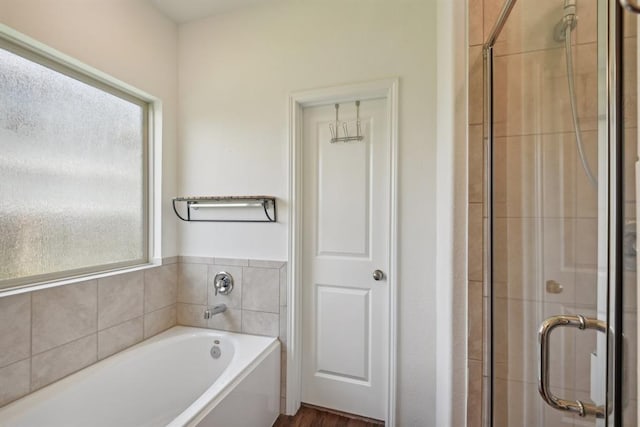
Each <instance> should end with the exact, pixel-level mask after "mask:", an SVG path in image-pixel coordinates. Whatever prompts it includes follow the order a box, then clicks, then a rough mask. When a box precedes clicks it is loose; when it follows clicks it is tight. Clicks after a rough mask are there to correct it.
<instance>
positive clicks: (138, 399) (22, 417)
mask: <svg viewBox="0 0 640 427" xmlns="http://www.w3.org/2000/svg"><path fill="white" fill-rule="evenodd" d="M215 341H218V342H219V344H217V345H218V346H219V347H220V350H221V356H220V357H219V358H218V359H214V358H213V357H212V356H211V353H210V351H211V348H212V346H214V345H216V344H215ZM279 409H280V343H279V342H278V340H277V339H275V338H268V337H256V336H251V335H241V334H233V333H229V332H221V331H214V330H208V329H199V328H188V327H183V326H176V327H174V328H172V329H170V330H168V331H166V332H163V333H162V334H160V335H157V336H155V337H153V338H151V339H149V340H146V341H144V342H142V343H140V344H138V345H136V346H134V347H131V348H130V349H128V350H125V351H123V352H122V353H119V354H116V355H115V356H112V357H110V358H107V359H105V360H103V361H101V362H99V363H97V364H95V365H93V366H90V367H88V368H86V369H83V370H81V371H79V372H77V373H75V374H73V375H71V376H69V377H67V378H65V379H63V380H61V381H58V382H57V383H54V384H52V385H50V386H48V387H45V388H43V389H42V390H39V391H37V392H35V393H33V394H30V395H28V396H26V397H24V398H22V399H20V400H17V401H15V402H13V403H11V404H9V405H7V406H5V407H4V408H2V409H0V426H3V427H4V426H6V427H14V426H15V427H18V426H19V427H36V426H43V427H45V426H46V427H76V426H77V427H133V426H136V427H142V426H145V427H147V426H148V427H151V426H154V427H155V426H171V427H177V426H201V427H213V426H224V427H233V426H237V427H263V426H264V427H270V426H271V425H272V424H273V422H274V421H275V419H276V418H277V416H278V412H279Z"/></svg>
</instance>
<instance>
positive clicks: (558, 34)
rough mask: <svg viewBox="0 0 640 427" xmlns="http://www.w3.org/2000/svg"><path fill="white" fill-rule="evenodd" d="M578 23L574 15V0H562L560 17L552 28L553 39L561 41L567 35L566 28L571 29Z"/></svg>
mask: <svg viewBox="0 0 640 427" xmlns="http://www.w3.org/2000/svg"><path fill="white" fill-rule="evenodd" d="M576 25H578V17H577V16H576V0H564V7H563V14H562V19H561V20H560V22H558V23H557V24H556V26H555V28H554V30H553V39H554V40H555V41H557V42H563V41H564V40H565V39H566V37H567V28H569V29H571V30H573V29H574V28H576Z"/></svg>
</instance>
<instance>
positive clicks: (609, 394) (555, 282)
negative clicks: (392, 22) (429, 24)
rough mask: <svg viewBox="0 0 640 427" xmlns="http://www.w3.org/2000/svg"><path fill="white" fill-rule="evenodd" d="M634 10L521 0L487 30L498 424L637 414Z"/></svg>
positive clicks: (598, 421)
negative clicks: (626, 13) (625, 13)
mask: <svg viewBox="0 0 640 427" xmlns="http://www.w3.org/2000/svg"><path fill="white" fill-rule="evenodd" d="M616 1H617V0H616ZM615 4H617V3H615ZM616 14H618V15H619V16H618V18H617V19H616ZM621 16H622V15H621V11H620V9H619V8H617V7H614V2H613V0H609V1H607V0H597V1H596V0H516V1H509V0H508V1H506V3H505V8H504V9H503V13H502V15H501V18H500V19H499V21H498V24H497V25H496V27H495V31H494V32H493V35H492V37H490V39H489V42H488V46H487V50H486V52H487V77H488V82H489V84H488V86H487V88H488V97H489V109H488V111H489V114H488V121H487V125H488V126H487V131H488V137H489V138H488V140H489V147H490V148H489V153H490V156H489V157H490V159H491V160H490V162H491V163H490V184H489V186H490V188H489V189H490V191H489V194H490V203H489V218H490V221H489V223H490V230H489V231H490V238H491V239H490V241H491V252H490V269H489V272H490V273H489V276H490V277H489V278H488V279H489V280H490V283H491V313H492V318H491V337H492V338H491V341H492V342H491V353H492V354H491V361H492V362H491V394H492V399H491V402H492V407H491V421H492V424H493V426H508V427H516V426H528V427H529V426H530V427H535V426H541V427H542V426H545V427H547V426H548V427H555V426H605V425H611V426H614V425H615V426H622V425H625V426H632V425H633V426H635V425H637V424H636V414H635V413H636V412H637V411H636V408H637V404H636V403H635V399H636V392H635V388H636V381H635V378H636V376H637V369H636V365H635V352H636V349H637V346H636V345H635V342H636V340H635V330H636V328H635V325H636V316H635V307H636V293H635V289H636V282H635V265H636V255H635V211H636V209H635V200H636V198H635V171H634V166H635V159H636V154H635V153H636V152H637V149H636V146H637V137H636V134H635V128H636V125H635V123H636V117H635V116H636V114H637V108H636V105H635V103H636V99H637V97H636V96H635V91H636V87H637V86H636V85H635V82H636V80H635V79H636V76H635V69H636V65H635V64H636V59H635V58H636V57H637V54H636V51H635V49H636V44H635V34H636V33H635V27H634V26H633V25H631V23H630V21H631V20H632V18H626V20H625V25H624V28H625V29H624V31H625V33H624V37H622V36H620V37H619V39H617V38H615V37H613V38H612V37H611V36H610V35H615V34H622V32H621V31H622V30H619V28H623V24H622V22H621V19H620V17H621ZM632 28H633V29H634V31H633V32H631V31H632ZM617 31H620V32H619V33H616V32H617ZM620 44H623V45H624V52H623V54H624V58H626V59H625V61H619V62H618V63H617V67H618V68H615V67H614V68H611V67H610V64H611V62H610V61H611V52H612V50H615V47H616V46H620ZM618 56H619V57H622V55H618ZM618 59H621V58H618ZM616 73H619V74H620V76H621V77H622V76H623V77H624V78H620V79H618V80H622V85H621V86H624V90H625V92H624V94H625V96H624V102H621V101H620V100H621V99H622V98H621V97H620V95H621V93H620V90H618V89H617V86H616V82H617V80H616V75H617V74H616ZM632 83H633V85H632ZM618 101H620V102H618ZM622 104H624V107H622ZM618 105H619V106H620V108H617V107H618ZM623 109H624V114H619V110H623ZM625 242H626V243H625ZM623 307H624V309H623ZM625 310H626V311H625ZM623 336H624V339H622V337H623ZM621 366H622V368H621ZM623 370H624V372H625V375H626V380H625V381H620V380H621V378H620V377H622V376H623V375H622V372H623ZM623 414H624V416H623Z"/></svg>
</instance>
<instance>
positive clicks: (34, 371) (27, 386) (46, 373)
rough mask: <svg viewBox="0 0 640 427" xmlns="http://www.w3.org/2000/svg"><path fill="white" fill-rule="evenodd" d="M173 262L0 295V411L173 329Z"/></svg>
mask: <svg viewBox="0 0 640 427" xmlns="http://www.w3.org/2000/svg"><path fill="white" fill-rule="evenodd" d="M177 288H178V265H177V264H176V259H173V260H169V263H167V264H165V265H161V266H158V267H154V268H150V269H147V270H140V271H134V272H129V273H123V274H117V275H113V276H109V277H104V278H101V279H97V280H88V281H85V282H79V283H74V284H69V285H64V286H58V287H53V288H48V289H43V290H37V291H32V292H26V293H22V294H18V295H11V296H6V297H0V406H2V405H5V404H7V403H9V402H11V401H13V400H15V399H18V398H20V397H22V396H24V395H26V394H28V393H31V392H34V391H36V390H38V389H40V388H42V387H44V386H46V385H48V384H51V383H52V382H55V381H57V380H59V379H61V378H63V377H65V376H67V375H69V374H71V373H73V372H76V371H78V370H80V369H82V368H85V367H87V366H89V365H92V364H94V363H96V362H97V361H99V360H101V359H104V358H105V357H108V356H111V355H112V354H115V353H117V352H119V351H122V350H124V349H126V348H127V347H130V346H132V345H134V344H137V343H139V342H140V341H142V340H143V339H146V338H149V337H151V336H153V335H155V334H158V333H160V332H162V331H164V330H165V329H168V328H170V327H172V326H174V325H175V324H176V318H177V314H176V295H177Z"/></svg>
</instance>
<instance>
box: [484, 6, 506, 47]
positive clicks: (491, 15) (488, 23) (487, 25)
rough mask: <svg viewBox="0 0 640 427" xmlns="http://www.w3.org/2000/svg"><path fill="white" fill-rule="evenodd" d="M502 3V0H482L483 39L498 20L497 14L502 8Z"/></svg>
mask: <svg viewBox="0 0 640 427" xmlns="http://www.w3.org/2000/svg"><path fill="white" fill-rule="evenodd" d="M503 4H504V0H484V4H483V7H484V13H483V15H484V16H483V21H484V25H483V28H484V38H485V40H486V39H487V38H488V37H489V34H490V33H491V29H492V28H493V26H494V25H495V23H496V21H497V20H498V15H499V14H500V10H502V5H503Z"/></svg>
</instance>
